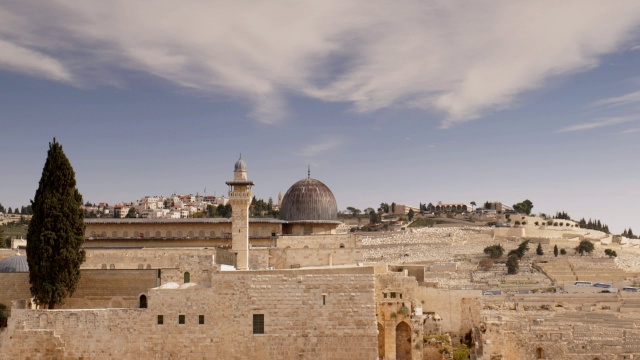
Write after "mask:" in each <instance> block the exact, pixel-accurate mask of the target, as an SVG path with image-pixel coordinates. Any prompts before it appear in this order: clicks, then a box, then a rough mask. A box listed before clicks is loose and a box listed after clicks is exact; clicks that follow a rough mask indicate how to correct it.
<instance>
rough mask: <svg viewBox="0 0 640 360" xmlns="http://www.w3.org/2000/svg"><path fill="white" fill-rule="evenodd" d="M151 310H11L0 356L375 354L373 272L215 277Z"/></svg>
mask: <svg viewBox="0 0 640 360" xmlns="http://www.w3.org/2000/svg"><path fill="white" fill-rule="evenodd" d="M148 305H149V306H148V308H147V309H101V310H25V309H14V312H13V314H12V316H11V317H10V318H9V327H8V328H7V329H6V330H4V331H2V332H0V358H3V359H23V358H25V357H36V356H39V357H48V358H62V357H68V358H80V357H84V358H101V359H120V358H138V359H176V358H191V359H208V358H219V359H230V360H232V359H275V358H279V359H327V360H329V359H375V358H376V357H377V352H378V350H377V330H376V329H377V328H376V318H375V297H374V274H373V268H371V267H366V268H365V267H362V268H351V269H322V270H317V271H304V270H288V271H284V270H283V271H252V272H242V271H234V272H220V273H217V274H215V275H213V276H212V281H211V287H200V286H195V287H191V288H185V289H159V288H156V289H151V290H150V291H149V293H148ZM254 314H257V315H263V316H264V334H254V333H253V328H254V326H253V325H254V324H253V320H254V317H253V315H254ZM159 315H162V317H163V324H161V325H160V324H158V316H159ZM182 316H184V324H180V323H179V322H180V321H179V320H180V318H181V317H182ZM200 316H202V317H203V318H202V320H203V322H204V324H200V323H199V322H200Z"/></svg>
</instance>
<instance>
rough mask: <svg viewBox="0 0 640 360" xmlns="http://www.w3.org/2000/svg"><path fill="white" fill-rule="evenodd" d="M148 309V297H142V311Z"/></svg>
mask: <svg viewBox="0 0 640 360" xmlns="http://www.w3.org/2000/svg"><path fill="white" fill-rule="evenodd" d="M146 308H147V295H144V294H142V295H140V309H146Z"/></svg>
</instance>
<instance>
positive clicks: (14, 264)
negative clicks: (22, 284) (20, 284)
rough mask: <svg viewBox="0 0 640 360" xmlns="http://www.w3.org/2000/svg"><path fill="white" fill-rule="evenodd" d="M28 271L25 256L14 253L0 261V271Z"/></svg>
mask: <svg viewBox="0 0 640 360" xmlns="http://www.w3.org/2000/svg"><path fill="white" fill-rule="evenodd" d="M7 272H29V264H28V263H27V257H26V256H22V255H15V256H11V257H8V258H6V259H4V260H2V261H0V273H7Z"/></svg>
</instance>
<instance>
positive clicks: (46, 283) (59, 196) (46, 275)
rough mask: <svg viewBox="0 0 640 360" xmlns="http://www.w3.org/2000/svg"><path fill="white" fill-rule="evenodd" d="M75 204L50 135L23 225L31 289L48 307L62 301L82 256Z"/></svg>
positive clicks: (63, 160)
mask: <svg viewBox="0 0 640 360" xmlns="http://www.w3.org/2000/svg"><path fill="white" fill-rule="evenodd" d="M81 205H82V195H80V193H79V192H78V189H77V188H76V179H75V173H74V171H73V168H72V167H71V163H70V162H69V159H67V157H66V155H65V154H64V151H63V150H62V146H61V145H60V144H59V143H58V142H57V141H56V139H55V138H54V139H53V142H52V143H49V151H48V153H47V160H46V162H45V164H44V168H43V169H42V177H41V178H40V183H39V185H38V190H36V195H35V198H34V200H32V201H31V206H32V209H33V217H32V218H31V222H30V223H29V229H28V230H27V262H28V263H29V283H30V284H31V295H32V296H33V297H34V298H35V300H36V302H37V303H38V304H40V305H46V306H47V307H48V308H49V309H53V308H54V307H55V306H56V305H57V304H63V303H64V298H65V297H67V296H71V295H72V294H73V293H74V291H75V290H76V285H77V284H78V281H79V280H80V265H81V264H82V263H83V262H84V260H85V252H84V250H83V249H82V243H83V242H84V221H83V211H82V209H81V207H80V206H81Z"/></svg>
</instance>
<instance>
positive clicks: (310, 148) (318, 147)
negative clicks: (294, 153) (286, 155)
mask: <svg viewBox="0 0 640 360" xmlns="http://www.w3.org/2000/svg"><path fill="white" fill-rule="evenodd" d="M343 144H344V139H343V138H340V137H329V138H326V139H323V140H321V141H318V142H316V143H314V144H309V145H307V146H305V147H304V148H303V149H302V150H301V151H300V152H298V155H300V156H305V157H313V156H316V155H319V154H321V153H324V152H327V151H329V150H334V149H337V148H339V147H341V146H342V145H343Z"/></svg>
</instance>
